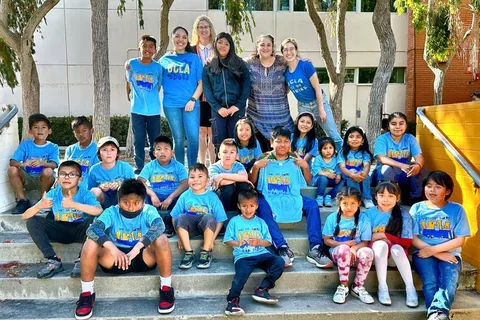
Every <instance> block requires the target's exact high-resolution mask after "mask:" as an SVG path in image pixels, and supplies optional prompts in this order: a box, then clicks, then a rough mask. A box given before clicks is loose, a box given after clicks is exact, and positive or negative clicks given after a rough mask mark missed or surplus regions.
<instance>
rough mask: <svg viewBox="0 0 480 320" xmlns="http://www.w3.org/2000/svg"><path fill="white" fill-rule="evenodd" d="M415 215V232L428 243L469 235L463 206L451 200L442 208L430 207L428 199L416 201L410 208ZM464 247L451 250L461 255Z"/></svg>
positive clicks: (432, 243)
mask: <svg viewBox="0 0 480 320" xmlns="http://www.w3.org/2000/svg"><path fill="white" fill-rule="evenodd" d="M410 214H411V215H412V217H413V234H414V235H417V236H418V238H419V239H420V240H422V241H423V242H425V243H427V244H428V245H431V246H435V245H437V244H441V243H444V242H447V241H450V240H452V239H454V238H456V237H462V236H464V237H469V236H470V226H469V225H468V220H467V214H466V213H465V210H464V209H463V207H462V206H461V205H460V204H458V203H456V202H451V201H449V202H448V203H447V204H446V205H445V206H443V207H442V208H439V209H437V208H430V207H428V206H427V204H426V201H422V202H418V203H415V204H414V205H413V206H412V207H411V208H410ZM417 251H418V250H417ZM461 251H462V248H461V247H459V248H455V249H453V250H450V251H449V252H450V253H451V254H454V255H456V256H460V252H461Z"/></svg>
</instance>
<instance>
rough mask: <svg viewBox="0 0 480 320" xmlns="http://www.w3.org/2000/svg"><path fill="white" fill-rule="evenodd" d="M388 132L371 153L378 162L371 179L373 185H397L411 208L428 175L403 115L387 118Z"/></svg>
mask: <svg viewBox="0 0 480 320" xmlns="http://www.w3.org/2000/svg"><path fill="white" fill-rule="evenodd" d="M388 129H389V131H388V132H386V133H384V134H382V135H381V136H379V137H378V138H377V140H375V145H374V147H373V154H374V156H375V159H376V160H377V162H378V163H377V167H376V169H375V172H374V173H373V178H374V180H375V183H376V182H380V181H385V180H390V181H395V182H397V183H398V184H399V185H400V190H402V203H405V204H408V205H412V204H414V203H416V202H419V201H420V200H421V197H422V179H423V178H424V177H425V176H426V174H427V170H426V169H425V168H424V164H425V162H424V159H423V155H422V150H421V149H420V145H419V144H418V142H417V140H416V139H415V137H414V136H412V135H411V134H409V133H405V131H406V130H407V116H405V115H404V114H403V113H401V112H394V113H392V114H391V115H390V116H388ZM412 157H413V158H414V159H415V162H414V163H412V162H411V159H412Z"/></svg>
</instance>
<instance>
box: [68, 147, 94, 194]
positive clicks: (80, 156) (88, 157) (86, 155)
mask: <svg viewBox="0 0 480 320" xmlns="http://www.w3.org/2000/svg"><path fill="white" fill-rule="evenodd" d="M64 160H73V161H75V162H77V163H78V164H79V165H80V167H81V168H82V182H80V184H79V186H81V187H84V188H87V187H88V173H89V172H90V168H91V167H92V166H93V165H94V164H97V163H99V162H100V160H98V157H97V144H96V143H95V142H93V141H92V142H90V144H89V145H88V147H86V148H85V149H82V148H81V147H80V143H79V142H77V143H75V144H72V145H70V146H68V148H67V150H66V151H65V158H64Z"/></svg>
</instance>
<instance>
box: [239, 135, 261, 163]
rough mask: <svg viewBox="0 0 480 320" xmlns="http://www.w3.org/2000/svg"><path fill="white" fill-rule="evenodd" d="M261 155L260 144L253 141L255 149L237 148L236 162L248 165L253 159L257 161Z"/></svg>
mask: <svg viewBox="0 0 480 320" xmlns="http://www.w3.org/2000/svg"><path fill="white" fill-rule="evenodd" d="M261 154H262V149H261V148H260V143H259V142H258V140H256V139H255V148H254V149H248V148H247V147H241V146H240V147H238V161H240V163H241V164H243V165H245V164H248V163H249V162H250V161H252V160H253V159H257V158H258V157H259V156H260V155H261Z"/></svg>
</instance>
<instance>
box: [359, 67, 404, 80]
mask: <svg viewBox="0 0 480 320" xmlns="http://www.w3.org/2000/svg"><path fill="white" fill-rule="evenodd" d="M375 72H377V68H359V69H358V83H363V84H365V83H373V78H374V77H375ZM389 83H405V68H404V67H396V68H393V71H392V76H391V77H390V81H389Z"/></svg>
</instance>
